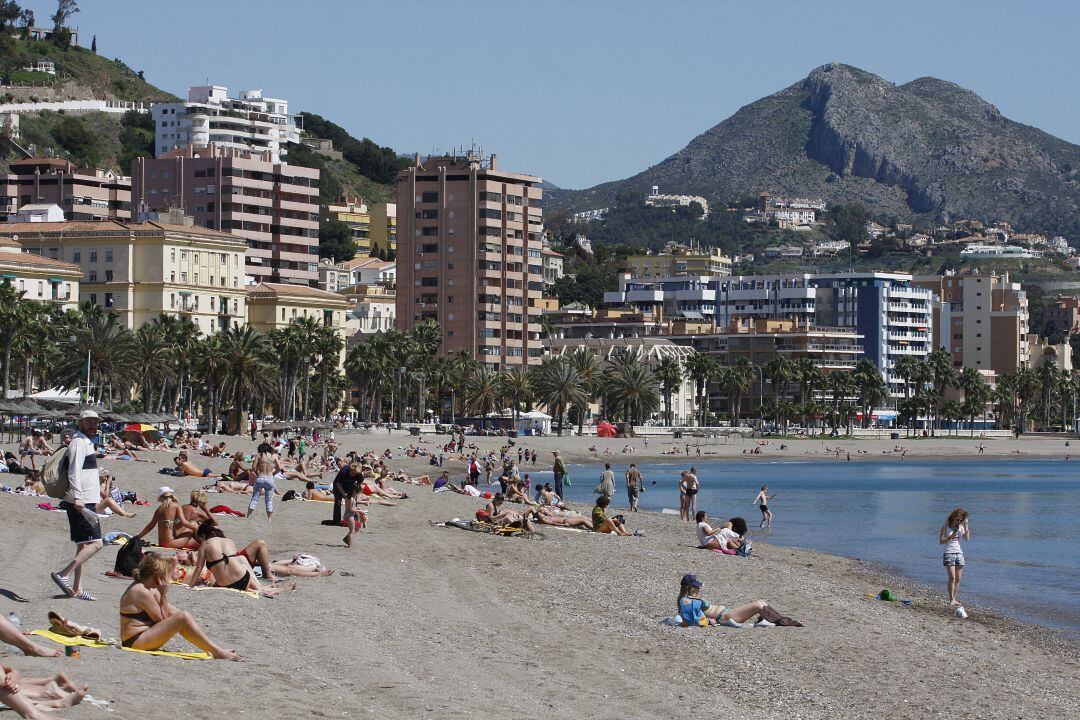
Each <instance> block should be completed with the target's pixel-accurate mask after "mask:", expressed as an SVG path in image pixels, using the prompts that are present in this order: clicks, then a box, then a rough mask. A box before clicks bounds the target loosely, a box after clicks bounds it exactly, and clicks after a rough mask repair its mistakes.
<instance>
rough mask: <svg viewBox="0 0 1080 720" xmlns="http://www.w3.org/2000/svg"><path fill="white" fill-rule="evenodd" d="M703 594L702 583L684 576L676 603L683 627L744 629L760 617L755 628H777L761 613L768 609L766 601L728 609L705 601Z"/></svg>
mask: <svg viewBox="0 0 1080 720" xmlns="http://www.w3.org/2000/svg"><path fill="white" fill-rule="evenodd" d="M700 594H701V581H700V580H698V579H697V577H695V576H694V575H683V576H682V582H681V584H680V587H679V597H678V599H677V600H676V601H675V608H676V610H677V611H678V614H679V618H680V619H681V620H682V624H683V627H692V626H700V627H708V626H709V625H727V626H728V627H742V626H743V623H745V622H747V621H748V620H750V619H752V618H753V617H754V616H755V615H758V616H759V617H758V622H756V623H754V627H775V625H774V624H773V623H771V622H769V621H768V620H766V619H765V618H764V617H761V611H762V610H764V609H765V608H766V607H768V603H766V602H765V601H764V600H755V601H754V602H752V603H747V604H746V605H741V606H739V607H737V608H726V607H724V606H723V605H714V604H712V603H710V602H709V601H708V600H703V599H701V597H700Z"/></svg>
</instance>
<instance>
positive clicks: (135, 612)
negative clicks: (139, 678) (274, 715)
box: [120, 553, 243, 662]
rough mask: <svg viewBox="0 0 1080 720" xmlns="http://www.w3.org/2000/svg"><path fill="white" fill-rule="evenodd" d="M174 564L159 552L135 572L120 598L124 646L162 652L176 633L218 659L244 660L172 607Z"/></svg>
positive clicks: (151, 555)
mask: <svg viewBox="0 0 1080 720" xmlns="http://www.w3.org/2000/svg"><path fill="white" fill-rule="evenodd" d="M172 565H173V561H172V559H170V558H165V557H162V556H161V555H158V554H156V553H146V554H145V555H143V559H142V561H141V562H140V563H139V567H137V568H136V569H135V572H133V573H132V577H133V578H134V579H135V582H133V583H131V585H129V586H128V589H127V590H125V591H124V594H123V595H121V596H120V644H121V645H123V646H124V647H126V648H131V649H133V650H160V649H161V648H162V647H164V645H165V643H167V642H169V640H170V639H172V637H173V636H174V635H176V634H180V635H181V636H182V637H183V638H184V639H185V640H187V641H188V642H189V643H191V644H192V645H194V646H196V647H198V648H199V649H201V650H205V651H206V652H208V653H210V654H211V655H212V656H213V657H214V658H216V659H218V660H233V661H235V662H240V661H241V660H243V658H241V657H240V656H239V655H237V654H236V651H235V650H225V649H223V648H220V647H218V646H217V645H216V644H214V642H213V641H212V640H211V639H210V638H209V637H207V636H206V633H205V632H203V630H202V628H200V627H199V624H198V623H197V622H195V618H194V617H193V616H192V615H191V613H188V612H185V611H183V610H179V609H177V608H176V607H175V606H173V605H170V604H169V599H168V596H169V578H170V577H171V576H172Z"/></svg>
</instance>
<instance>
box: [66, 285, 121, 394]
mask: <svg viewBox="0 0 1080 720" xmlns="http://www.w3.org/2000/svg"><path fill="white" fill-rule="evenodd" d="M86 305H89V304H88V303H87V304H86ZM86 305H84V306H83V307H84V310H83V315H84V318H83V325H82V327H78V328H74V329H73V332H72V333H71V335H69V336H68V337H67V338H65V339H64V340H63V341H62V342H61V345H62V348H63V357H64V360H63V361H62V362H61V363H60V365H59V366H58V367H57V369H56V373H57V379H58V380H59V384H60V385H61V387H64V388H77V387H80V386H81V385H82V383H84V382H86V375H87V362H89V364H90V366H89V370H90V387H88V388H87V390H86V392H87V395H88V396H93V395H94V392H93V391H94V389H95V388H96V389H97V394H96V397H97V399H98V400H99V401H104V398H105V396H106V389H108V396H109V398H110V401H111V398H112V392H113V388H114V387H116V388H125V387H129V386H130V385H131V378H132V376H133V375H134V372H133V371H134V367H133V365H134V361H133V357H134V353H133V351H132V345H133V335H132V333H131V331H130V330H128V329H127V328H125V327H124V326H123V325H121V324H120V318H119V316H118V315H117V314H116V313H104V312H102V311H101V308H100V307H97V308H96V310H95V309H94V308H93V307H86Z"/></svg>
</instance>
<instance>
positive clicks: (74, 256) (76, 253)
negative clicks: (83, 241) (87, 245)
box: [71, 250, 82, 262]
mask: <svg viewBox="0 0 1080 720" xmlns="http://www.w3.org/2000/svg"><path fill="white" fill-rule="evenodd" d="M71 262H82V250H73V251H72V252H71Z"/></svg>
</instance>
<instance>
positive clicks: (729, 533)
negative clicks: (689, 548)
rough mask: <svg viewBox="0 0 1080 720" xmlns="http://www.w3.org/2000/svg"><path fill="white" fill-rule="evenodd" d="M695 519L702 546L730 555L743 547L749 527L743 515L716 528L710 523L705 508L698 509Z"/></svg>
mask: <svg viewBox="0 0 1080 720" xmlns="http://www.w3.org/2000/svg"><path fill="white" fill-rule="evenodd" d="M694 519H695V521H696V522H697V537H698V543H699V544H700V545H701V547H703V548H705V549H707V550H720V551H721V552H724V553H726V554H728V555H734V554H735V553H736V552H737V551H738V549H739V548H740V547H742V544H743V537H744V536H745V535H746V530H747V528H746V520H744V519H742V518H741V517H735V518H731V520H728V521H726V522H724V523H722V524H719V525H718V526H717V527H716V528H713V526H712V525H710V524H709V515H708V513H706V512H705V511H704V510H698V512H697V515H696V516H695V517H694Z"/></svg>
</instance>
